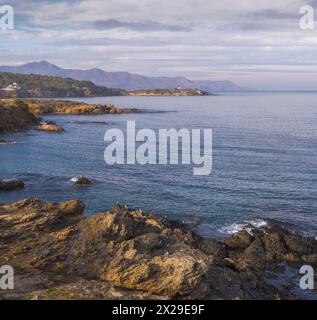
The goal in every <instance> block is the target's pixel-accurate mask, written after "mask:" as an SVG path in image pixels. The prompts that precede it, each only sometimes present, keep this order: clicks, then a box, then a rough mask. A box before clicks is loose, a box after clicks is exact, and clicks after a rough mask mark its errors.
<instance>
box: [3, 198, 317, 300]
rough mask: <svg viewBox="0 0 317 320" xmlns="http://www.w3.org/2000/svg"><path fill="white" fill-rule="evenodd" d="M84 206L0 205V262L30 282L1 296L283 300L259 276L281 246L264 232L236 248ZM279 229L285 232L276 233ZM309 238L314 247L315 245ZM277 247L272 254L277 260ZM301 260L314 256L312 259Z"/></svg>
mask: <svg viewBox="0 0 317 320" xmlns="http://www.w3.org/2000/svg"><path fill="white" fill-rule="evenodd" d="M83 211H84V204H83V203H82V202H80V201H78V200H72V201H67V202H63V203H45V202H42V201H40V200H38V199H27V200H24V201H20V202H17V203H14V204H11V205H10V204H8V205H0V246H1V263H2V264H10V265H12V266H13V267H14V268H17V270H18V276H19V279H21V281H22V282H23V281H24V283H25V282H28V287H29V289H27V288H26V287H23V288H22V287H18V288H17V290H16V291H13V292H10V293H3V292H0V298H1V296H2V297H5V296H4V295H5V294H6V295H8V294H9V295H11V296H14V297H15V298H25V297H29V298H32V299H59V298H66V299H73V298H89V299H99V298H105V299H107V298H109V299H116V298H118V297H120V298H122V299H132V298H135V299H138V298H140V299H280V298H286V297H289V296H286V295H283V292H279V291H278V290H276V289H275V288H274V287H272V286H271V285H269V284H268V283H267V282H266V281H265V280H264V279H263V274H264V272H263V271H264V268H265V267H266V266H267V263H268V256H269V255H268V254H267V252H268V251H274V250H276V249H275V248H278V251H279V250H280V249H279V246H275V242H274V241H273V242H272V243H273V244H274V245H273V244H270V245H266V243H267V242H268V240H267V239H268V238H267V237H268V235H270V233H269V231H267V232H264V231H261V232H258V233H257V232H255V231H254V232H252V234H254V238H252V242H251V243H250V245H248V246H247V247H246V248H245V249H243V248H242V247H241V243H243V247H245V246H246V241H245V240H244V241H242V242H241V239H246V238H244V236H245V234H244V235H243V236H242V235H240V236H239V237H235V239H237V240H238V241H239V245H231V248H229V247H228V246H227V245H224V244H223V243H220V242H217V241H214V240H212V239H203V238H201V237H200V236H198V235H196V234H194V233H192V232H190V231H188V230H186V228H183V227H182V225H181V224H180V223H176V222H173V221H169V220H167V219H165V218H163V217H161V216H159V215H156V214H154V213H146V212H142V211H138V210H130V209H128V208H127V207H124V206H119V205H117V206H114V207H113V208H112V210H110V211H108V212H105V213H101V214H97V215H94V216H89V217H85V216H83ZM276 232H277V231H275V233H276ZM275 233H274V232H273V233H272V234H273V235H274V234H275ZM272 234H271V235H272ZM278 234H279V236H280V237H282V238H283V237H286V238H287V239H290V237H291V234H290V233H288V232H286V231H283V230H280V231H279V233H278ZM274 237H275V236H274ZM274 237H273V238H274ZM270 239H271V238H270ZM302 240H303V241H304V243H306V240H305V239H304V238H303V239H302ZM270 241H272V239H271V240H270ZM296 241H300V240H299V238H298V239H297V240H296ZM316 242H317V241H316ZM228 243H231V244H232V243H233V240H232V239H231V242H230V241H229V242H228ZM270 243H271V242H270ZM309 243H310V245H311V247H310V252H312V251H313V252H314V250H315V246H316V243H315V242H313V241H311V242H310V241H309ZM236 248H238V249H236ZM284 248H285V253H286V254H291V253H292V251H291V249H290V247H288V246H285V247H284V246H283V250H284ZM296 248H297V246H296ZM283 252H284V251H281V252H278V253H277V254H276V255H272V256H274V257H279V259H282V257H281V254H282V253H283ZM306 252H307V250H306ZM276 259H277V258H276ZM301 259H302V260H303V261H304V260H306V261H307V260H310V261H313V260H315V256H314V253H311V254H310V255H309V256H303V257H302V258H301ZM279 261H280V260H279ZM270 262H271V261H270ZM31 274H32V275H33V276H32V277H31V276H30V275H31ZM26 279H27V280H26ZM31 279H33V280H31Z"/></svg>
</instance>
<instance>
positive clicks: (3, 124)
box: [0, 101, 39, 134]
mask: <svg viewBox="0 0 317 320" xmlns="http://www.w3.org/2000/svg"><path fill="white" fill-rule="evenodd" d="M38 122H39V120H38V118H37V117H36V116H35V115H33V114H32V113H31V112H30V111H29V110H28V108H27V107H26V106H19V105H13V106H7V105H3V103H2V102H1V101H0V134H2V133H7V132H17V131H21V130H25V129H27V128H29V127H31V126H34V125H36V124H37V123H38Z"/></svg>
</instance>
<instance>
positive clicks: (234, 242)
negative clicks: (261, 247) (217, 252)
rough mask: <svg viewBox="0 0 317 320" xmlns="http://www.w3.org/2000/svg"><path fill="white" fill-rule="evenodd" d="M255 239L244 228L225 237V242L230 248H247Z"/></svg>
mask: <svg viewBox="0 0 317 320" xmlns="http://www.w3.org/2000/svg"><path fill="white" fill-rule="evenodd" d="M253 240H254V237H253V236H251V235H250V233H248V232H247V231H246V230H242V231H240V232H238V233H236V234H234V235H233V236H232V237H230V238H227V239H225V240H224V244H225V245H226V247H228V248H229V249H245V248H247V247H248V246H249V245H250V244H251V243H252V241H253Z"/></svg>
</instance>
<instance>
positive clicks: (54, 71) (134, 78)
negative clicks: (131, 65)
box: [0, 61, 244, 92]
mask: <svg viewBox="0 0 317 320" xmlns="http://www.w3.org/2000/svg"><path fill="white" fill-rule="evenodd" d="M0 71H2V72H13V73H22V74H39V75H48V76H56V77H62V78H72V79H76V80H86V81H91V82H93V83H94V84H96V85H98V86H105V87H108V88H121V89H126V90H140V89H174V88H182V89H188V88H198V89H201V90H204V91H208V92H220V91H243V90H244V89H243V88H241V87H239V86H237V85H235V84H234V83H233V82H231V81H228V80H224V81H208V80H202V81H192V80H188V79H186V78H183V77H174V78H169V77H154V78H152V77H146V76H141V75H138V74H133V73H128V72H106V71H103V70H101V69H90V70H76V69H62V68H59V67H58V66H56V65H54V64H51V63H49V62H47V61H40V62H32V63H27V64H24V65H20V66H0Z"/></svg>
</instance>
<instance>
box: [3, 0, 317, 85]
mask: <svg viewBox="0 0 317 320" xmlns="http://www.w3.org/2000/svg"><path fill="white" fill-rule="evenodd" d="M9 2H10V3H11V4H12V5H13V6H14V8H15V13H16V23H15V24H16V30H15V31H13V32H6V33H1V31H0V37H1V39H2V41H1V55H0V64H17V63H18V62H26V61H28V62H29V61H32V60H49V61H50V62H53V63H55V64H57V65H60V66H62V67H65V68H82V69H86V68H93V67H97V68H102V69H105V70H108V71H118V70H122V71H130V72H134V73H140V74H145V75H149V76H157V75H160V76H161V75H168V76H177V75H181V76H185V77H188V78H195V79H200V78H201V79H209V78H210V79H211V78H212V79H215V80H216V79H217V78H218V77H219V75H221V76H222V74H223V75H224V76H226V75H227V76H228V77H229V80H233V81H236V82H237V83H238V84H241V85H244V86H246V87H255V86H257V84H259V85H261V86H262V85H264V84H265V85H266V86H267V87H272V88H273V87H275V86H281V85H282V84H283V83H284V82H283V81H282V77H283V73H284V74H285V78H284V79H285V83H287V82H288V80H289V79H293V83H294V84H296V83H297V84H298V85H300V86H302V87H304V86H308V85H309V82H308V81H310V82H311V86H313V84H314V83H316V79H313V81H311V80H312V78H313V76H315V74H314V72H315V70H316V63H317V57H316V54H315V52H316V50H317V30H314V31H303V30H300V28H299V18H300V14H299V8H300V7H301V6H302V5H306V4H311V5H313V6H314V7H315V9H316V11H317V0H292V1H290V0H266V1H263V0H243V1H234V0H222V1H217V0H186V1H184V0H173V1H170V0H151V1H149V0H107V1H104V0H89V1H87V0H68V1H66V0H54V1H53V0H28V1H20V0H10V1H9ZM74 57H76V58H74ZM247 66H249V67H247ZM274 66H276V67H274ZM281 66H283V67H281ZM277 72H278V75H279V76H280V77H279V78H278V81H277V78H276V73H277ZM310 73H311V77H310V78H309V77H308V76H309V74H310ZM243 74H244V79H242V75H243ZM245 74H247V75H248V76H247V77H246V76H245ZM271 74H272V75H273V74H274V75H273V76H271ZM301 74H302V75H301ZM270 77H271V78H270ZM263 79H266V80H265V81H266V82H265V81H264V80H263ZM240 81H241V83H240ZM247 81H250V84H248V83H247ZM294 86H295V85H294Z"/></svg>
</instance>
